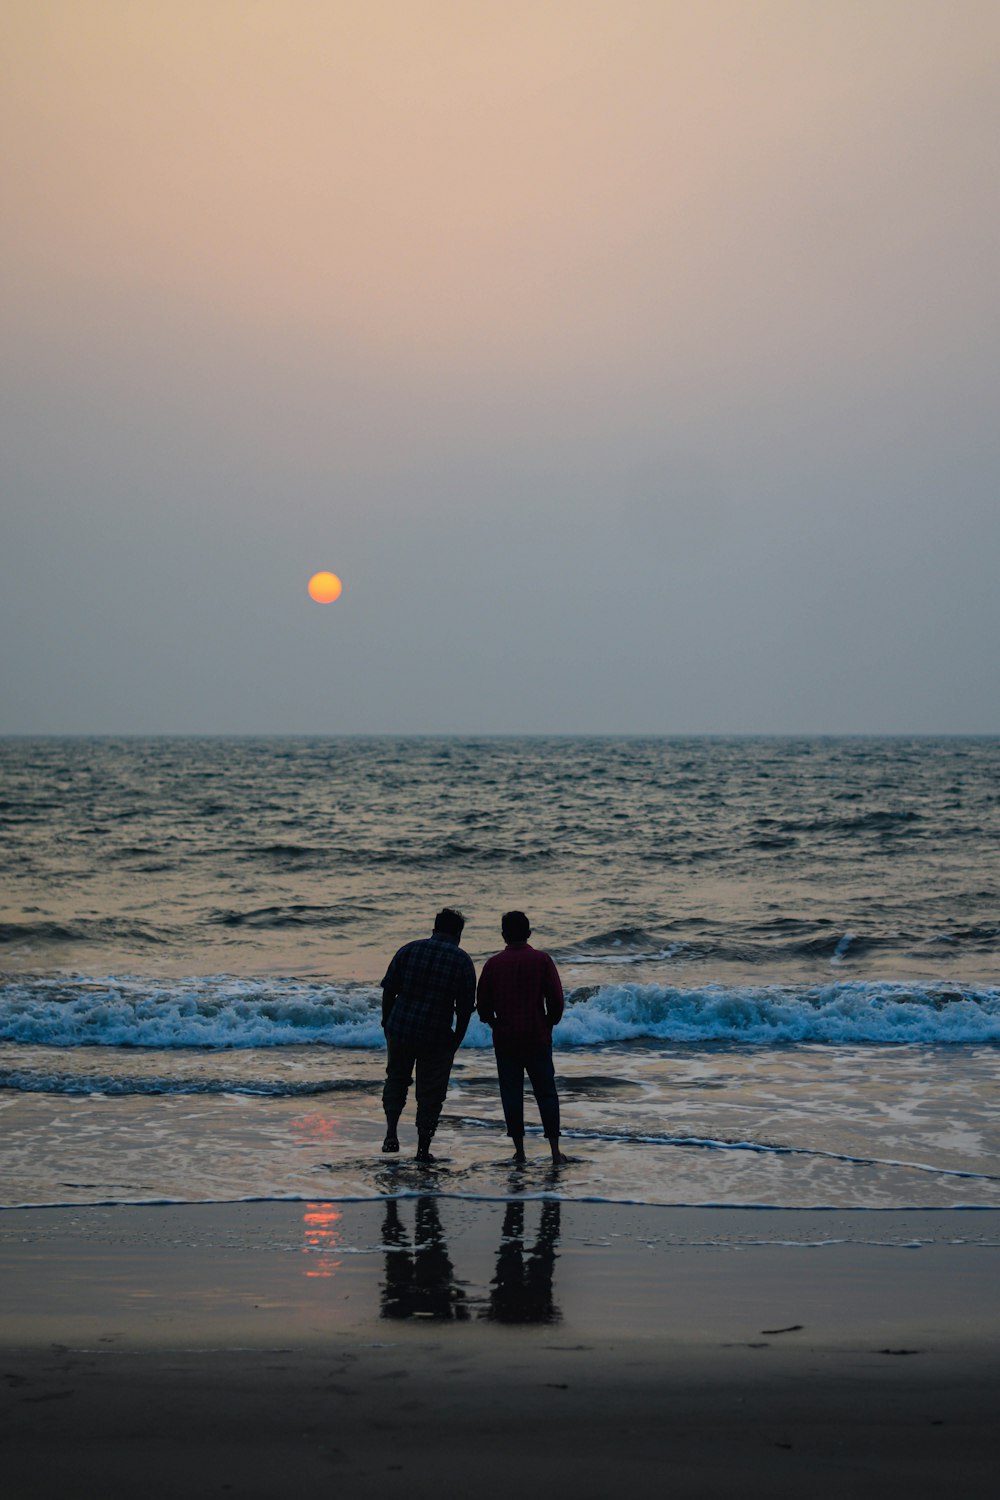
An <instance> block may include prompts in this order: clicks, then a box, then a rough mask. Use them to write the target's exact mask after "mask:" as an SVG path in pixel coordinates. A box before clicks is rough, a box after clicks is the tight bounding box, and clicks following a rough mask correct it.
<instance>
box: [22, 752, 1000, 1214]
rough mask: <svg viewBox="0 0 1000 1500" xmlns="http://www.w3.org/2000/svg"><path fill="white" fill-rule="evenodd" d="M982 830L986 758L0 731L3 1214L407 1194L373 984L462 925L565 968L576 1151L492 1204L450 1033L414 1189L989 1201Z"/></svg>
mask: <svg viewBox="0 0 1000 1500" xmlns="http://www.w3.org/2000/svg"><path fill="white" fill-rule="evenodd" d="M998 833H1000V741H997V740H995V739H940V740H929V739H886V740H876V739H857V740H848V739H830V740H786V739H753V740H751V739H684V740H681V739H623V740H607V739H537V738H535V739H483V740H473V739H389V738H380V739H272V740H247V739H239V740H223V739H191V740H180V739H159V740H110V739H94V740H84V739H76V740H56V739H46V740H6V741H0V836H2V841H3V842H2V848H3V873H4V881H3V898H2V899H3V906H2V909H0V967H2V982H0V1115H2V1118H3V1122H4V1126H5V1131H6V1139H7V1142H8V1147H9V1151H8V1157H7V1160H8V1165H9V1168H10V1171H9V1173H8V1177H7V1186H6V1188H5V1189H4V1198H3V1201H4V1202H8V1203H12V1202H59V1201H70V1202H86V1201H99V1200H118V1199H133V1198H147V1199H148V1198H157V1197H176V1198H181V1199H204V1198H211V1197H218V1198H230V1197H241V1196H280V1195H282V1194H283V1193H289V1194H293V1195H305V1196H309V1195H315V1194H316V1193H317V1192H319V1191H322V1192H323V1193H325V1194H327V1195H330V1196H334V1195H336V1194H337V1193H338V1192H340V1193H347V1192H350V1193H351V1194H353V1195H355V1196H368V1195H381V1194H385V1193H394V1192H408V1191H411V1190H412V1191H415V1190H416V1189H417V1187H420V1184H414V1183H411V1182H410V1181H409V1179H408V1177H407V1176H406V1173H407V1172H409V1171H410V1169H409V1167H408V1166H407V1165H406V1164H405V1163H400V1164H399V1165H398V1166H394V1165H393V1164H386V1163H384V1162H382V1161H381V1160H379V1158H378V1156H377V1152H373V1146H374V1145H376V1144H377V1139H378V1137H379V1123H380V1120H379V1107H378V1086H379V1079H380V1073H381V1068H382V1051H381V1047H382V1037H381V1032H380V1030H379V1026H378V1010H377V1003H378V995H379V992H378V988H377V984H378V980H379V979H380V977H381V975H382V973H383V971H384V967H385V963H386V961H387V959H388V957H389V956H390V955H391V953H392V952H393V951H394V949H395V948H396V947H397V946H398V945H399V944H400V943H401V942H404V941H406V940H408V939H409V938H411V937H414V936H421V935H423V934H424V933H425V932H427V931H429V928H430V922H431V919H432V916H433V912H434V911H435V910H436V908H437V907H438V906H440V905H443V904H457V905H460V906H461V907H462V908H463V910H464V911H465V912H466V915H467V918H468V925H467V927H466V933H465V938H464V945H465V946H466V947H467V948H468V949H469V951H470V952H471V953H472V955H473V957H474V958H475V959H476V961H477V963H479V962H481V960H482V959H483V958H484V957H485V956H486V955H487V954H488V953H490V952H492V951H494V949H495V948H496V947H497V946H498V945H499V938H498V934H497V927H498V918H499V914H500V913H501V912H502V911H503V910H505V909H507V908H509V907H522V908H524V909H525V910H527V911H528V912H529V914H530V916H531V919H532V922H533V924H534V927H535V941H537V943H538V944H539V945H540V946H543V947H545V948H547V949H548V950H549V951H550V952H552V953H553V955H554V956H555V957H556V959H557V961H558V962H559V965H560V969H561V971H562V973H563V977H564V980H565V982H566V986H567V991H568V993H569V997H570V1004H569V1006H568V1009H567V1015H566V1018H565V1020H564V1022H563V1025H562V1026H561V1027H560V1028H559V1031H558V1032H557V1041H558V1043H559V1069H560V1072H561V1075H562V1077H563V1085H564V1098H565V1115H566V1124H567V1128H568V1131H569V1138H570V1140H571V1141H575V1142H576V1146H575V1148H574V1150H575V1151H576V1153H577V1160H576V1161H575V1163H574V1164H573V1165H572V1166H571V1168H570V1169H568V1170H567V1172H566V1173H565V1174H564V1175H563V1176H562V1177H561V1178H560V1180H559V1181H558V1182H557V1183H555V1184H553V1183H551V1182H548V1181H547V1180H546V1181H542V1180H541V1179H539V1181H535V1180H534V1179H533V1178H531V1177H529V1178H528V1179H524V1180H519V1181H518V1182H516V1183H515V1184H514V1185H513V1187H512V1185H511V1183H510V1181H509V1180H508V1177H507V1174H506V1167H505V1155H504V1153H505V1142H504V1141H503V1138H502V1136H500V1135H499V1134H498V1131H497V1125H498V1122H499V1119H500V1113H499V1106H498V1101H497V1099H496V1093H495V1087H494V1084H493V1079H492V1073H491V1058H490V1055H489V1052H488V1051H487V1050H485V1049H486V1047H487V1045H488V1036H487V1034H486V1032H485V1030H484V1029H483V1028H482V1027H481V1026H479V1025H478V1023H474V1025H473V1027H472V1029H471V1031H470V1035H469V1039H468V1043H467V1045H466V1048H465V1049H464V1050H463V1053H462V1055H461V1058H460V1060H459V1066H458V1068H457V1069H456V1074H455V1084H454V1087H453V1090H452V1094H451V1095H450V1096H449V1102H448V1106H447V1108H448V1111H449V1115H448V1120H447V1122H446V1133H447V1139H448V1150H449V1152H450V1157H449V1163H448V1164H446V1167H444V1168H442V1172H441V1174H440V1175H439V1178H438V1179H437V1188H438V1189H439V1190H442V1191H447V1192H455V1193H473V1194H474V1193H485V1194H487V1195H501V1196H503V1195H507V1194H508V1193H510V1192H511V1191H516V1192H558V1193H559V1194H561V1195H563V1196H568V1197H587V1196H591V1197H594V1196H596V1197H610V1198H622V1197H630V1198H634V1199H637V1200H640V1201H652V1202H681V1201H685V1202H698V1203H700V1202H727V1203H734V1202H762V1203H776V1204H785V1205H788V1206H795V1205H803V1206H805V1205H817V1204H830V1205H831V1206H832V1205H837V1206H870V1207H878V1206H881V1207H891V1206H905V1205H906V1204H908V1203H911V1202H912V1203H923V1202H925V1203H928V1204H931V1203H933V1204H935V1205H938V1206H942V1205H947V1204H949V1203H955V1202H969V1203H981V1204H987V1203H990V1204H993V1203H998V1202H1000V1143H998V1140H997V1132H996V1129H995V1126H994V1124H993V1116H992V1109H991V1101H992V1099H993V1098H995V1089H996V1083H997V1073H998V1061H1000V1050H998V1046H997V1044H998V1041H1000V988H998V987H997V962H998V952H1000V919H998V910H1000V906H998V892H1000V869H998V863H997V835H998ZM529 1116H530V1106H529ZM442 1139H444V1133H443V1135H442ZM531 1170H532V1171H533V1170H534V1169H531Z"/></svg>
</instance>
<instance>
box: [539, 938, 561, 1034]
mask: <svg viewBox="0 0 1000 1500" xmlns="http://www.w3.org/2000/svg"><path fill="white" fill-rule="evenodd" d="M545 957H546V958H547V959H548V963H547V964H546V966H545V967H546V974H545V997H544V998H545V1019H546V1021H547V1022H548V1023H549V1025H550V1026H558V1025H559V1022H560V1021H561V1020H562V1015H563V1010H564V1008H565V1001H564V999H563V987H562V980H561V979H560V978H559V970H558V969H557V968H556V966H555V964H554V963H553V962H552V960H551V958H549V955H548V954H547V953H546V955H545Z"/></svg>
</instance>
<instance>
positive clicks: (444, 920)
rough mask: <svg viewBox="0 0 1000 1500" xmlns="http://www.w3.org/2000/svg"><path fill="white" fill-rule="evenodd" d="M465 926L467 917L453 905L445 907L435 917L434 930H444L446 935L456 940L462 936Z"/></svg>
mask: <svg viewBox="0 0 1000 1500" xmlns="http://www.w3.org/2000/svg"><path fill="white" fill-rule="evenodd" d="M464 926H465V918H464V917H463V916H462V913H461V912H460V911H456V910H455V908H454V907H453V906H446V907H444V908H443V909H442V910H441V911H439V912H438V914H437V916H436V917H435V918H434V931H435V932H443V933H444V935H445V937H453V938H455V939H456V940H457V939H458V938H460V937H461V936H462V928H463V927H464Z"/></svg>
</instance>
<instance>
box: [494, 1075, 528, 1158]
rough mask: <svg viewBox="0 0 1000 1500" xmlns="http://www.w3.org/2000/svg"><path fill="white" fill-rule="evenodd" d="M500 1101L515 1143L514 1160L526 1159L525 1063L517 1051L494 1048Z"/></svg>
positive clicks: (509, 1131)
mask: <svg viewBox="0 0 1000 1500" xmlns="http://www.w3.org/2000/svg"><path fill="white" fill-rule="evenodd" d="M494 1052H495V1056H496V1060H497V1081H498V1082H499V1084H500V1103H501V1104H502V1105H503V1117H504V1120H505V1122H506V1125H507V1134H508V1135H509V1136H510V1138H511V1141H512V1142H513V1144H514V1160H515V1161H524V1159H525V1157H524V1063H523V1062H522V1061H521V1058H520V1057H519V1056H518V1055H517V1053H516V1052H501V1051H499V1050H498V1049H494Z"/></svg>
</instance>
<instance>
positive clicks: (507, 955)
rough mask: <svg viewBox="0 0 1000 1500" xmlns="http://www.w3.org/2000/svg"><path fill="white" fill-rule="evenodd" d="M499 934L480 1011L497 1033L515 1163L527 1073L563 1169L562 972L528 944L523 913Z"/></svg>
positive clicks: (484, 976)
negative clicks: (558, 1060) (556, 1029)
mask: <svg viewBox="0 0 1000 1500" xmlns="http://www.w3.org/2000/svg"><path fill="white" fill-rule="evenodd" d="M500 931H501V934H502V935H503V940H504V942H505V943H506V945H507V946H506V947H505V948H504V950H503V952H502V953H494V955H493V957H492V958H488V959H487V960H486V962H485V964H484V965H483V972H482V973H481V974H480V976H479V992H478V1001H477V1009H478V1011H479V1014H480V1016H481V1017H482V1018H483V1020H484V1021H485V1022H486V1024H487V1026H490V1027H491V1028H492V1030H493V1050H494V1052H495V1053H496V1060H497V1077H498V1079H499V1081H500V1101H501V1103H502V1104H503V1117H504V1119H505V1121H506V1122H507V1134H508V1135H509V1136H510V1138H511V1140H512V1141H513V1142H514V1160H515V1161H524V1159H525V1157H524V1075H525V1073H527V1075H528V1078H529V1080H530V1082H531V1088H532V1092H533V1093H534V1096H535V1103H536V1104H537V1105H538V1112H539V1114H540V1115H541V1117H542V1129H543V1130H544V1131H545V1137H546V1139H547V1141H548V1143H549V1145H550V1147H551V1148H552V1160H553V1162H555V1163H556V1164H557V1165H558V1164H559V1163H561V1162H564V1161H565V1160H566V1158H565V1156H563V1154H562V1153H561V1151H560V1150H559V1095H558V1093H557V1092H556V1078H555V1071H554V1069H553V1066H552V1028H553V1026H556V1025H558V1023H559V1021H560V1020H561V1019H562V1013H563V991H562V984H561V982H560V979H559V971H558V969H557V968H556V966H555V964H554V963H553V962H552V960H551V958H550V957H549V955H548V954H547V953H542V952H541V950H540V949H538V948H532V946H531V944H530V943H529V942H528V939H529V937H530V936H531V926H530V923H529V922H528V919H527V917H526V916H525V915H524V912H523V911H509V912H506V913H505V915H504V916H503V917H502V918H501V922H500Z"/></svg>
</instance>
